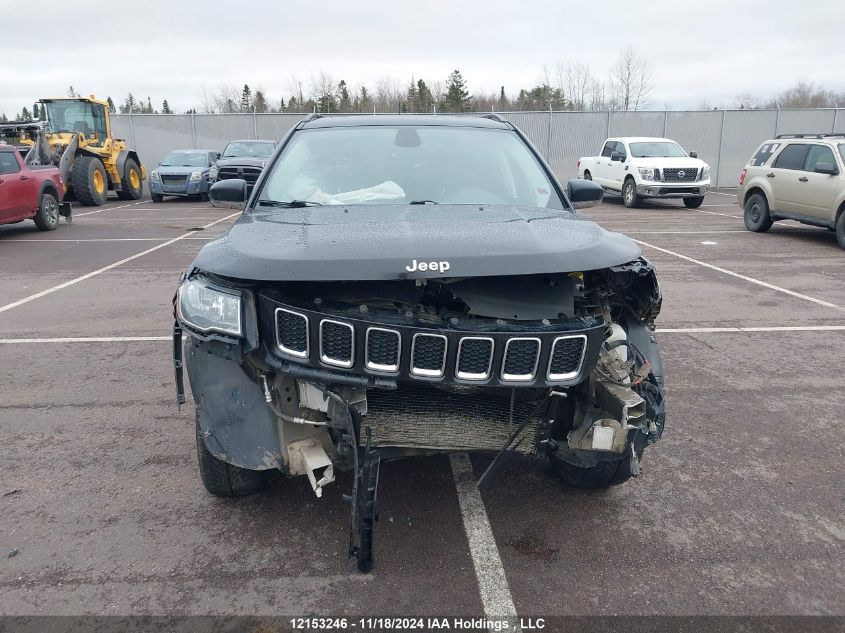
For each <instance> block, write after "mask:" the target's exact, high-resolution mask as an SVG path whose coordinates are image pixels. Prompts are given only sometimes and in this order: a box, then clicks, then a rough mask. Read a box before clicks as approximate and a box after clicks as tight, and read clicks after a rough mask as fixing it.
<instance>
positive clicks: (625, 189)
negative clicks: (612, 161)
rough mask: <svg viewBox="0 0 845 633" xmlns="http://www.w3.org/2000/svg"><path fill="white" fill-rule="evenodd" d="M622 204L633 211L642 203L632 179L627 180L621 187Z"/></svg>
mask: <svg viewBox="0 0 845 633" xmlns="http://www.w3.org/2000/svg"><path fill="white" fill-rule="evenodd" d="M622 202H624V203H625V206H626V207H628V208H629V209H635V208H637V207H639V206H640V205H642V203H643V199H642V197H641V196H638V195H637V183H635V182H634V179H633V178H628V180H626V181H625V184H624V185H623V186H622Z"/></svg>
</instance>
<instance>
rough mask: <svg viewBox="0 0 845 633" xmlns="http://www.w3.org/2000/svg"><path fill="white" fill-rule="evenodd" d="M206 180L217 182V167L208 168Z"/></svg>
mask: <svg viewBox="0 0 845 633" xmlns="http://www.w3.org/2000/svg"><path fill="white" fill-rule="evenodd" d="M208 179H209V180H217V167H210V168H209V170H208Z"/></svg>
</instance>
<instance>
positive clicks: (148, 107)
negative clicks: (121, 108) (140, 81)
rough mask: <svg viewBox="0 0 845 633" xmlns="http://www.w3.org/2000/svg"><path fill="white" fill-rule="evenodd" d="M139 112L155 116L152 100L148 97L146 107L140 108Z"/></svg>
mask: <svg viewBox="0 0 845 633" xmlns="http://www.w3.org/2000/svg"><path fill="white" fill-rule="evenodd" d="M141 111H142V112H143V113H144V114H156V111H155V110H153V102H152V99H150V98H149V97H147V105H146V106H142V107H141Z"/></svg>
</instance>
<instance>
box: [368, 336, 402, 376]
mask: <svg viewBox="0 0 845 633" xmlns="http://www.w3.org/2000/svg"><path fill="white" fill-rule="evenodd" d="M401 342H402V337H401V335H400V334H399V332H397V331H396V330H388V329H385V328H378V327H371V328H368V329H367V352H366V365H367V369H372V370H374V371H398V370H399V350H400V349H401Z"/></svg>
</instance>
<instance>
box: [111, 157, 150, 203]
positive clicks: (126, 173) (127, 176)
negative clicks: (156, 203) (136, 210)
mask: <svg viewBox="0 0 845 633" xmlns="http://www.w3.org/2000/svg"><path fill="white" fill-rule="evenodd" d="M120 184H121V187H122V190H121V191H118V192H117V197H118V198H120V199H121V200H140V199H141V196H142V195H144V183H143V181H142V180H141V168H140V167H138V163H136V162H135V161H134V160H132V159H131V158H128V159H127V160H126V162H125V163H124V165H123V177H122V178H121V179H120Z"/></svg>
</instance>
